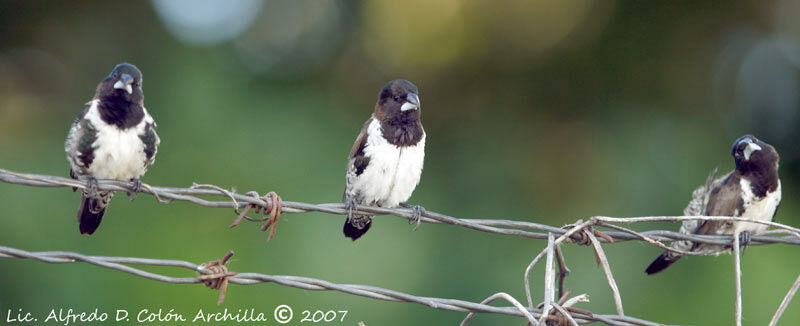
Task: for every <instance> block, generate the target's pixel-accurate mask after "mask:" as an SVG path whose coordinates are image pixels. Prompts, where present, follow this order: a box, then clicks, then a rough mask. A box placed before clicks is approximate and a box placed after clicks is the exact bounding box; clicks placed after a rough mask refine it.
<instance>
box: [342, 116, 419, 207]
mask: <svg viewBox="0 0 800 326" xmlns="http://www.w3.org/2000/svg"><path fill="white" fill-rule="evenodd" d="M368 128H369V133H368V135H369V136H368V138H367V144H366V146H365V147H364V154H365V156H367V157H369V158H370V161H369V164H368V165H367V167H366V168H365V169H364V171H363V172H362V174H361V175H359V176H356V177H355V178H353V180H352V181H353V183H352V188H351V192H352V195H355V194H356V193H358V194H359V195H360V197H361V198H362V200H363V202H362V204H366V205H378V206H381V207H395V206H397V205H398V204H399V203H402V202H405V201H406V200H408V198H409V197H411V193H412V192H413V191H414V188H416V186H417V184H418V183H419V179H420V176H421V175H422V165H423V161H424V158H425V135H423V136H422V139H420V141H419V143H417V144H416V145H414V146H406V147H399V146H396V145H392V144H391V143H389V142H388V141H386V139H385V138H383V136H382V135H381V129H380V128H381V124H380V122H379V121H377V120H373V121H372V123H370V125H369V127H368ZM351 173H354V172H351Z"/></svg>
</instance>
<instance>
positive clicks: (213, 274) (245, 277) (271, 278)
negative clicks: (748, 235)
mask: <svg viewBox="0 0 800 326" xmlns="http://www.w3.org/2000/svg"><path fill="white" fill-rule="evenodd" d="M231 255H233V254H232V253H229V254H228V255H226V256H225V257H226V258H230V256H231ZM0 258H10V259H33V260H38V261H41V262H45V263H53V264H67V263H76V262H84V263H88V264H92V265H95V266H99V267H103V268H108V269H111V270H117V271H121V272H125V273H128V274H131V275H134V276H139V277H142V278H145V279H150V280H155V281H160V282H164V283H171V284H194V283H202V284H208V283H207V282H208V281H210V280H220V281H215V282H220V287H222V286H224V285H223V284H224V282H225V280H227V282H228V283H231V284H237V285H255V284H260V283H275V284H278V285H283V286H289V287H294V288H299V289H304V290H313V291H338V292H342V293H347V294H352V295H357V296H362V297H367V298H371V299H377V300H385V301H396V302H411V303H417V304H422V305H425V306H429V307H431V308H434V309H440V310H449V311H458V312H470V313H494V314H503V315H510V316H518V317H525V318H528V320H532V321H534V322H535V318H536V317H539V316H541V310H539V309H526V308H525V307H523V306H522V305H521V304H519V302H516V300H514V299H513V297H511V296H508V295H506V296H507V297H506V296H502V295H500V296H501V297H503V298H504V299H507V300H508V299H511V300H509V301H510V302H512V305H513V306H506V307H496V306H490V305H487V304H485V303H476V302H470V301H464V300H457V299H447V298H434V297H420V296H415V295H411V294H407V293H403V292H398V291H394V290H389V289H384V288H379V287H374V286H368V285H359V284H337V283H332V282H329V281H325V280H321V279H315V278H309V277H301V276H287V275H267V274H259V273H232V272H228V271H227V269H226V268H221V266H224V265H225V262H226V261H227V260H226V259H225V258H223V259H222V260H220V261H215V262H211V263H206V264H203V265H197V264H194V263H191V262H187V261H181V260H165V259H150V258H134V257H106V256H88V255H84V254H79V253H75V252H67V251H45V252H31V251H25V250H21V249H16V248H11V247H5V246H0ZM128 265H149V266H169V267H177V268H184V269H188V270H191V271H194V272H197V273H199V274H200V275H199V276H194V277H172V276H165V275H161V274H156V273H152V272H147V271H144V270H141V269H139V268H135V267H131V266H128ZM214 267H219V268H214ZM514 302H516V304H514ZM565 306H567V304H565ZM566 309H569V308H566ZM570 312H571V315H572V316H571V317H572V318H573V319H574V320H575V321H576V322H578V323H581V324H586V323H591V322H604V323H606V324H608V325H643V326H655V325H659V324H658V323H654V322H650V321H647V320H642V319H638V318H633V317H630V316H617V315H600V314H593V313H591V312H589V311H586V310H570Z"/></svg>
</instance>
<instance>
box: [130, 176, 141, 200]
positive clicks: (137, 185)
mask: <svg viewBox="0 0 800 326" xmlns="http://www.w3.org/2000/svg"><path fill="white" fill-rule="evenodd" d="M141 190H142V180H139V179H138V178H131V191H132V192H133V196H131V192H130V191H129V192H128V196H129V197H131V201H134V200H135V199H136V195H137V194H139V191H141Z"/></svg>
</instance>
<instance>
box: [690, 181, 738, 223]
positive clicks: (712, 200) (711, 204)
mask: <svg viewBox="0 0 800 326" xmlns="http://www.w3.org/2000/svg"><path fill="white" fill-rule="evenodd" d="M739 180H740V178H739V176H737V175H736V174H734V173H729V174H728V175H727V176H725V178H724V179H723V180H722V182H720V183H719V184H717V183H716V182H715V185H714V186H713V188H712V189H711V192H710V193H709V196H708V204H707V205H706V209H705V212H704V214H705V215H707V216H740V215H741V214H742V212H743V211H744V200H743V199H742V187H741V185H740V182H739ZM728 224H732V223H731V222H726V221H706V222H705V223H703V224H701V225H700V227H699V228H698V229H697V232H696V233H697V234H725V233H728V232H729V230H728V229H730V226H731V225H728Z"/></svg>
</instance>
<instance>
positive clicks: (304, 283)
mask: <svg viewBox="0 0 800 326" xmlns="http://www.w3.org/2000/svg"><path fill="white" fill-rule="evenodd" d="M0 181H3V182H6V183H11V184H19V185H27V186H34V187H75V188H86V187H87V186H88V185H87V182H85V181H84V180H75V179H68V178H63V177H58V176H50V175H39V174H25V173H16V172H11V171H8V170H4V169H0ZM97 181H98V182H97V189H99V190H106V191H123V192H128V193H131V192H135V191H138V192H142V193H148V194H151V195H153V196H154V197H155V198H156V200H157V201H158V202H160V203H169V202H172V201H173V200H179V201H188V202H191V203H194V204H197V205H201V206H205V207H218V208H233V209H234V211H235V213H236V214H237V215H238V216H237V218H236V220H235V221H234V223H233V224H232V225H231V226H235V225H237V224H238V223H239V221H240V220H241V219H243V218H246V219H248V220H250V221H267V223H266V224H265V225H264V226H263V227H262V230H263V231H266V230H267V229H268V228H269V227H270V226H272V230H271V232H270V236H269V238H272V236H273V235H274V233H275V227H276V225H277V221H278V217H279V216H280V214H281V212H282V213H305V212H324V213H329V214H337V215H345V214H347V212H348V208H347V207H346V206H345V205H344V204H341V203H328V204H311V203H303V202H292V201H284V200H282V199H281V198H280V197H279V196H277V194H275V193H274V192H270V193H268V195H265V196H263V197H259V196H258V193H256V192H253V191H251V192H247V193H246V194H244V195H241V194H237V193H235V192H234V191H229V190H225V189H223V188H221V187H219V186H215V185H210V184H197V183H194V184H192V186H191V187H189V188H176V187H154V186H150V185H148V184H141V186H140V188H138V189H134V187H133V184H132V183H130V182H122V181H116V180H97ZM198 196H222V197H226V198H227V199H229V200H224V201H220V200H207V199H203V198H200V197H198ZM240 208H244V210H243V211H242V212H240V211H239V209H240ZM251 208H255V211H256V213H258V212H259V210H261V209H263V211H264V214H268V215H269V217H268V218H263V219H258V218H250V217H247V216H246V215H245V214H246V213H247V212H248V211H249V210H250V209H251ZM353 212H355V213H358V214H369V215H393V216H397V217H400V218H404V219H407V220H409V222H411V221H421V222H425V223H433V224H449V225H457V226H461V227H465V228H469V229H473V230H477V231H483V232H488V233H493V234H502V235H511V236H519V237H526V238H533V239H548V244H547V246H546V248H545V249H544V250H542V251H541V252H540V253H539V254H538V255H537V256H536V257H535V258H534V259H533V260H532V262H531V263H530V264H529V265H528V267H527V269H526V270H525V274H524V282H525V294H526V299H527V303H528V306H527V307H525V306H523V305H522V304H521V303H520V302H519V301H517V300H516V299H514V298H513V297H512V296H510V295H508V294H506V293H502V292H501V293H495V294H493V295H491V296H489V297H488V298H486V299H485V300H483V301H482V302H481V303H475V302H469V301H463V300H456V299H445V298H434V297H418V296H414V295H410V294H406V293H402V292H398V291H394V290H388V289H383V288H378V287H373V286H366V285H358V284H336V283H332V282H329V281H325V280H320V279H313V278H307V277H300V276H285V275H266V274H258V273H233V272H229V271H228V270H227V267H226V266H225V263H226V262H227V260H228V258H230V255H231V254H230V253H229V255H226V257H225V258H223V259H222V260H217V261H213V262H209V263H207V264H204V265H196V264H193V263H190V262H186V261H178V260H161V259H148V258H131V257H103V256H86V255H82V254H79V253H74V252H61V251H52V252H28V251H24V250H20V249H15V248H10V247H0V258H28V259H35V260H39V261H43V262H48V263H72V262H79V261H80V262H86V263H89V264H93V265H96V266H100V267H104V268H110V269H114V270H119V271H123V272H126V273H130V274H133V275H136V276H140V277H143V278H147V279H151V280H156V281H161V282H166V283H174V284H186V283H204V284H206V286H208V287H210V288H212V289H219V290H221V294H220V299H219V302H220V303H221V302H222V300H223V299H224V295H225V291H226V288H227V284H228V283H232V284H239V285H252V284H259V283H265V282H271V283H276V284H280V285H284V286H290V287H296V288H301V289H306V290H333V291H339V292H343V293H348V294H353V295H359V296H364V297H368V298H373V299H378V300H386V301H401V302H413V303H418V304H423V305H426V306H429V307H432V308H435V309H442V310H450V311H461V312H469V314H468V315H467V317H466V318H465V319H464V320H463V321H462V325H466V324H467V323H468V322H469V321H470V320H471V319H472V318H473V317H474V314H475V313H497V314H506V315H513V316H521V317H524V318H526V319H527V320H528V323H529V324H530V325H536V326H538V325H545V324H549V323H550V322H553V323H556V324H557V325H567V324H569V325H577V324H579V323H580V324H583V323H589V322H602V323H605V324H608V325H660V324H659V323H656V322H651V321H647V320H643V319H638V318H633V317H630V316H626V315H625V314H624V312H623V306H622V299H621V296H620V293H619V288H618V287H617V284H616V281H615V280H614V277H613V275H612V272H611V268H610V265H609V263H608V259H607V258H606V255H605V253H604V250H603V248H602V245H601V243H606V244H609V243H618V242H624V241H632V240H638V241H645V242H647V243H649V244H652V245H654V246H657V247H659V248H662V249H664V250H668V251H673V252H676V253H679V254H681V255H708V254H714V253H715V252H687V251H681V250H677V249H674V248H671V247H669V246H667V245H665V244H663V243H662V241H676V240H689V241H693V242H697V243H707V244H716V245H721V246H723V248H733V251H734V256H735V257H734V263H735V274H736V278H735V279H736V284H735V286H736V289H737V291H736V301H735V309H734V310H735V319H736V322H737V324H741V315H742V314H741V312H742V307H741V291H740V289H741V274H740V273H741V268H740V265H739V250H738V248H739V247H738V240H739V238H738V234H734V235H726V236H705V235H692V234H682V233H679V232H672V231H664V230H654V231H653V230H651V231H641V232H639V231H634V230H632V229H629V228H625V227H622V226H619V225H616V224H629V223H641V222H663V221H671V222H678V221H686V220H703V221H731V222H732V221H741V222H748V223H757V224H763V225H767V226H772V227H774V228H775V229H774V230H770V231H767V232H764V233H761V234H759V235H753V236H751V244H752V245H766V244H776V243H783V244H790V245H800V229H797V228H794V227H791V226H787V225H783V224H780V223H775V222H771V221H759V220H753V219H747V218H741V217H725V216H646V217H627V218H618V217H607V216H593V217H590V218H589V219H588V220H587V221H582V220H578V221H577V222H576V223H574V224H572V225H568V226H565V227H555V226H550V225H545V224H538V223H533V222H527V221H515V220H501V219H464V218H456V217H452V216H448V215H445V214H441V213H436V212H432V211H428V210H425V209H424V208H423V209H414V208H391V209H390V208H380V207H371V206H361V205H358V206H356V207H355V208H354V210H353ZM612 223H614V224H612ZM595 227H602V228H607V229H610V230H612V231H608V230H605V231H600V230H597V229H596V228H595ZM530 230H534V231H540V232H532V231H530ZM786 234H788V235H786ZM555 236H558V238H557V239H555V238H554V237H555ZM562 242H576V243H580V244H585V245H591V246H592V248H593V249H594V252H595V255H596V258H597V262H598V265H600V266H601V267H602V270H603V272H604V274H605V276H606V279H607V281H608V283H609V287H610V288H611V291H612V294H613V299H614V303H615V305H616V308H617V315H598V314H593V313H592V312H590V311H587V310H583V309H578V308H574V307H572V305H574V304H576V303H578V302H587V301H588V299H587V298H588V297H587V295H586V294H581V295H577V296H574V297H572V298H570V297H569V293H570V290H567V291H564V289H563V284H564V278H565V277H566V276H567V275H568V274H569V272H570V271H569V268H567V266H566V263H565V261H564V258H563V255H562V252H561V249H560V246H561V244H562ZM716 253H718V252H716ZM545 256H546V257H547V259H546V266H545V269H546V270H545V286H544V295H543V298H544V299H543V302H542V303H541V304H540V305H539V306H537V307H534V306H533V300H532V295H531V292H530V282H529V275H530V272H531V270H532V269H533V267H534V266H535V265H536V263H537V262H538V261H539V260H540V259H541V258H543V257H545ZM554 260H557V261H558V264H557V266H558V268H559V272H558V274H557V276H558V277H557V278H558V284H559V285H558V293H559V296H558V300H555V299H556V298H555V295H554V294H555V290H556V289H555V288H556V285H555V284H556V272H555V266H556V264H554ZM125 264H135V265H153V266H172V267H182V268H187V269H191V270H193V271H195V272H198V273H200V275H199V276H197V277H184V278H176V277H169V276H164V275H160V274H155V273H151V272H147V271H144V270H141V269H137V268H133V267H130V266H127V265H125ZM798 282H800V278H798ZM798 282H795V284H794V285H793V287H792V289H790V291H789V293H787V295H786V297H785V298H784V301H783V302H782V303H781V306H780V307H779V308H778V311H777V312H776V314H775V315H774V316H773V319H772V322H771V323H772V324H774V323H776V322H777V320H778V319H779V318H780V315H781V314H782V312H783V311H784V310H785V309H786V305H788V301H789V300H791V298H792V297H793V296H794V293H795V292H796V291H797V287H798ZM498 299H504V300H506V301H508V302H510V303H511V304H512V306H508V307H496V306H489V305H488V303H490V302H492V301H495V300H498Z"/></svg>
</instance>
